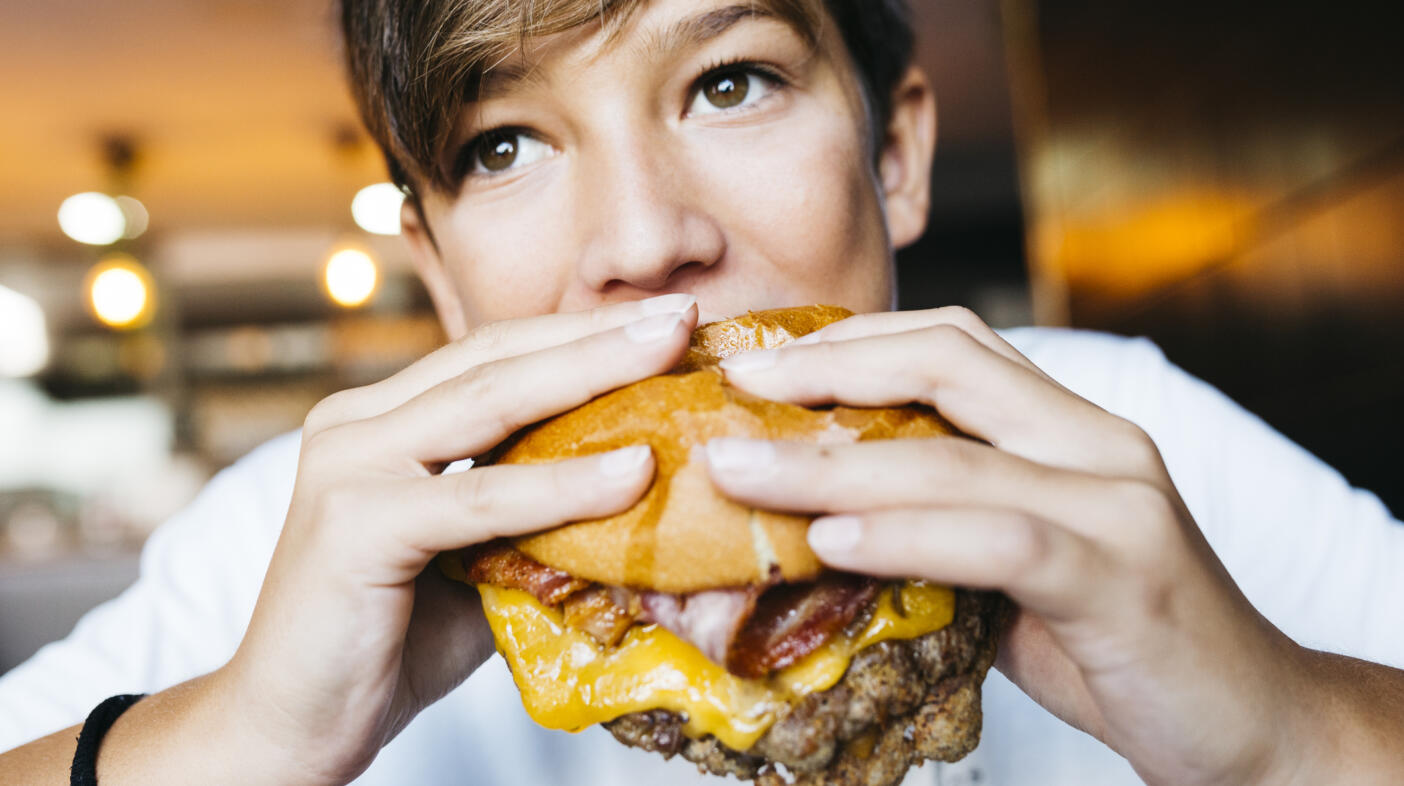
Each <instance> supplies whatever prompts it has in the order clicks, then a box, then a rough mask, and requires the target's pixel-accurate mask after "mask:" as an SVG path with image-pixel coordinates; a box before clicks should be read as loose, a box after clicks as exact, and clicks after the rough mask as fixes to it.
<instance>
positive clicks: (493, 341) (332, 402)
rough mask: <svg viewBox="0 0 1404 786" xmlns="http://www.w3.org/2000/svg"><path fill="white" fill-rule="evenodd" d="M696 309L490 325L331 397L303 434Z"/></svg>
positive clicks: (684, 299) (663, 300) (596, 312)
mask: <svg viewBox="0 0 1404 786" xmlns="http://www.w3.org/2000/svg"><path fill="white" fill-rule="evenodd" d="M696 309H697V298H695V297H693V296H692V295H688V294H684V293H678V294H671V295H659V296H658V297H653V298H648V299H646V300H633V301H628V302H625V303H614V304H611V305H608V306H601V307H599V308H594V309H590V310H588V311H578V312H572V313H566V314H545V315H542V316H536V317H527V318H524V319H516V320H505V321H501V322H489V323H487V324H485V325H482V326H480V327H478V328H477V329H475V330H473V331H471V332H470V333H468V335H466V336H464V337H463V338H461V339H459V340H457V341H454V342H452V343H449V344H446V345H445V346H443V347H440V348H439V349H437V350H435V351H433V352H431V353H430V354H428V355H425V356H424V357H423V358H421V359H420V360H418V361H417V362H415V363H414V364H413V365H410V366H408V367H407V368H405V369H403V370H401V371H399V372H397V373H396V374H394V375H392V376H390V377H387V378H386V379H383V380H381V381H379V382H376V383H374V384H370V385H366V386H364V387H359V388H353V389H350V390H345V391H341V392H339V393H336V394H333V395H332V396H330V397H328V398H327V399H326V400H324V401H322V402H321V403H319V404H318V406H317V407H316V409H315V410H314V412H313V414H311V415H309V416H308V423H307V425H306V426H305V427H304V430H305V431H308V432H309V433H313V432H316V431H321V430H324V429H327V428H330V427H333V426H336V425H340V424H343V423H348V422H351V421H353V420H363V419H365V418H370V417H374V416H376V415H379V414H382V413H385V412H388V411H390V410H391V409H394V408H395V407H398V406H400V405H402V404H404V403H405V402H406V401H409V400H410V399H412V398H414V397H415V396H417V395H419V394H420V393H423V392H424V391H426V390H428V389H429V388H432V387H434V386H435V385H438V384H440V383H442V382H445V381H446V380H449V379H453V378H454V377H457V376H459V375H461V374H463V373H464V372H466V371H468V370H469V369H471V368H474V367H476V366H480V365H482V364H484V363H491V362H493V361H496V360H501V359H503V358H508V357H513V356H516V355H524V354H527V353H529V352H536V351H539V350H542V349H545V348H547V347H554V346H559V345H561V344H565V343H568V342H571V341H575V340H578V339H580V338H583V337H585V336H590V335H595V334H598V333H602V332H604V331H607V330H613V329H615V328H619V327H622V326H624V325H627V324H629V323H631V322H636V321H638V320H640V319H644V318H646V317H651V316H656V315H660V314H689V313H690V314H691V318H692V320H693V321H694V323H695V321H696V319H697V315H696Z"/></svg>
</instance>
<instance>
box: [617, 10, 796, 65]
mask: <svg viewBox="0 0 1404 786" xmlns="http://www.w3.org/2000/svg"><path fill="white" fill-rule="evenodd" d="M774 16H775V14H773V13H772V12H771V11H770V10H768V9H766V8H764V7H761V6H759V5H757V4H756V3H754V2H752V3H748V4H744V5H743V4H736V5H728V6H723V7H721V8H714V9H712V10H711V11H707V12H705V13H701V14H697V15H696V16H691V17H688V18H687V19H682V20H679V21H677V22H674V23H673V24H671V25H669V26H668V27H667V28H665V29H664V30H663V31H662V32H661V33H658V32H650V33H649V34H647V36H646V37H645V38H644V43H643V51H644V52H646V53H648V54H650V55H653V56H659V55H664V54H668V53H671V52H677V51H679V50H683V49H692V48H696V47H698V46H701V45H702V44H705V43H707V42H708V41H710V40H712V39H713V38H716V37H718V36H720V35H721V34H722V33H725V32H726V31H727V30H730V29H731V28H732V27H733V26H734V25H736V23H737V22H740V21H741V20H743V19H758V18H764V17H774Z"/></svg>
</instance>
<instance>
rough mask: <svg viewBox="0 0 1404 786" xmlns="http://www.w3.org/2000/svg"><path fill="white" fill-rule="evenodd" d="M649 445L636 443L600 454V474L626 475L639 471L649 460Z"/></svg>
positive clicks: (614, 476) (608, 475)
mask: <svg viewBox="0 0 1404 786" xmlns="http://www.w3.org/2000/svg"><path fill="white" fill-rule="evenodd" d="M651 452H652V450H650V448H649V446H648V445H634V446H633V447H630V448H620V449H619V450H611V451H610V452H608V453H605V454H604V455H602V456H600V474H601V475H605V476H607V477H611V478H619V477H625V476H627V475H631V474H633V473H634V472H636V471H638V469H639V467H642V466H643V465H644V462H645V461H648V455H649V453H651Z"/></svg>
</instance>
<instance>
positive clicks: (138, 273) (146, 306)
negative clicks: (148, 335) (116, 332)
mask: <svg viewBox="0 0 1404 786" xmlns="http://www.w3.org/2000/svg"><path fill="white" fill-rule="evenodd" d="M151 292H152V287H151V276H150V274H148V273H147V272H146V268H143V267H142V266H141V264H140V263H138V262H137V261H136V260H135V259H132V258H131V257H129V256H127V255H125V254H113V255H112V256H109V257H107V258H105V259H103V260H102V261H101V262H99V263H98V264H97V266H95V267H94V268H93V269H92V270H91V271H89V272H88V302H89V304H90V305H92V308H93V313H94V314H95V315H97V318H98V319H99V320H100V321H101V322H102V323H103V324H105V325H107V326H109V327H114V328H133V327H140V326H142V325H144V324H146V323H147V322H149V321H150V319H151V312H152V308H151V305H152V303H151V301H152V297H151Z"/></svg>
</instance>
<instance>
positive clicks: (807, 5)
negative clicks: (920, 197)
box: [341, 0, 913, 190]
mask: <svg viewBox="0 0 1404 786" xmlns="http://www.w3.org/2000/svg"><path fill="white" fill-rule="evenodd" d="M749 1H750V2H752V3H755V4H756V5H757V7H758V8H764V9H765V10H767V11H770V12H771V13H774V14H776V15H777V16H779V17H781V18H782V19H785V20H786V21H787V22H790V23H791V24H793V25H794V26H795V27H796V29H798V30H800V31H801V32H803V33H805V34H806V35H807V36H809V37H810V38H811V39H812V40H817V38H818V32H819V30H820V25H821V24H823V22H824V19H825V17H824V14H825V13H826V12H827V14H828V18H829V19H831V20H832V21H833V22H834V23H836V24H837V25H838V29H839V31H840V33H841V35H842V36H843V41H844V45H845V46H846V47H847V48H848V52H849V56H850V57H851V58H852V59H853V62H854V64H855V66H856V68H857V70H858V77H859V80H860V83H861V84H862V87H863V94H864V98H865V100H866V101H867V103H868V109H869V116H870V119H871V120H872V122H873V123H874V124H875V128H877V129H881V128H884V127H886V125H887V121H888V118H889V114H890V112H891V102H892V91H893V89H894V88H895V87H896V85H897V80H898V79H900V78H901V77H902V73H903V72H904V71H905V70H906V68H907V66H908V64H909V63H910V62H911V56H912V41H913V36H912V28H911V18H910V13H909V10H908V8H907V3H906V0H749ZM643 2H646V0H423V2H415V0H342V3H341V25H342V32H343V35H344V36H345V54H346V64H347V71H348V73H349V76H350V80H351V89H352V92H353V94H354V95H355V99H356V105H357V108H358V109H359V110H360V113H361V119H362V120H363V121H364V122H365V124H366V128H367V130H369V131H370V133H371V136H372V137H374V138H375V141H376V144H378V145H379V146H380V149H381V151H382V152H383V153H384V154H385V161H386V164H387V165H388V167H389V169H390V176H391V178H393V179H394V180H395V182H396V184H397V185H400V186H401V187H411V186H412V185H414V184H416V183H417V184H419V185H425V186H431V187H437V188H440V189H445V190H447V189H450V188H452V186H453V183H452V182H451V179H452V178H451V175H450V174H449V172H447V171H445V169H444V168H443V167H441V166H440V165H439V164H438V163H437V161H438V160H439V157H440V153H441V152H442V150H443V147H444V145H445V144H447V142H448V137H449V135H450V134H451V133H452V130H453V124H454V117H455V115H456V114H457V113H458V111H459V109H460V108H461V106H462V103H463V101H465V100H467V99H469V98H470V97H471V96H472V95H473V92H474V90H475V89H476V87H477V84H478V82H479V80H480V79H481V77H482V74H483V73H484V72H485V71H486V70H488V69H490V68H491V67H492V65H493V64H494V63H496V62H498V61H500V60H501V59H503V58H504V57H506V56H508V55H509V54H510V53H511V52H513V51H514V50H515V49H516V48H517V47H519V46H520V45H521V43H522V42H523V41H525V40H526V39H528V38H532V37H536V36H542V35H550V34H552V33H558V32H562V31H564V30H569V29H571V28H574V27H577V26H579V25H582V24H586V23H588V22H591V21H594V20H596V19H600V18H601V17H603V18H604V20H605V22H606V23H607V24H617V23H619V22H621V21H622V20H623V19H625V18H627V16H628V15H629V14H630V13H631V12H632V11H633V10H634V9H636V8H638V7H639V6H640V5H641V4H642V3H643ZM877 133H880V132H878V131H874V134H877Z"/></svg>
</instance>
